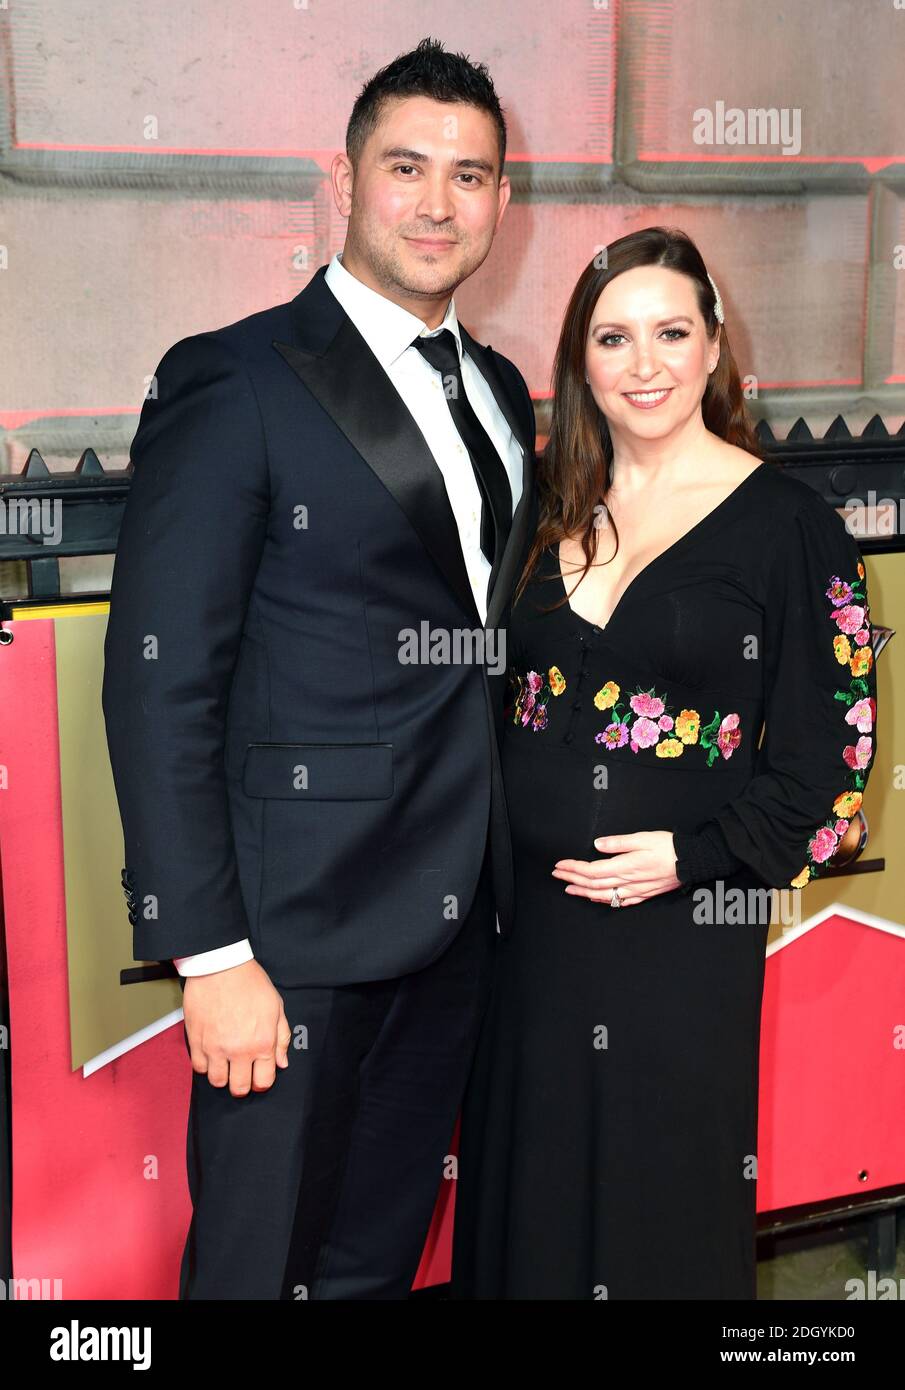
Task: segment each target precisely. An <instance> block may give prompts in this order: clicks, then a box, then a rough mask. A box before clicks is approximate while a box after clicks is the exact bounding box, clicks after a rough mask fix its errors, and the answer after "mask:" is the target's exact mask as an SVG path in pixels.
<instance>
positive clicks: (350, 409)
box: [273, 266, 508, 626]
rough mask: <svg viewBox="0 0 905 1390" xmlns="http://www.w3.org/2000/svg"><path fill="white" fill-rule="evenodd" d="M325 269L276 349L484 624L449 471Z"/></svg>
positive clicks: (299, 300)
mask: <svg viewBox="0 0 905 1390" xmlns="http://www.w3.org/2000/svg"><path fill="white" fill-rule="evenodd" d="M325 270H326V267H325V266H321V267H320V269H319V270H318V271H317V273H316V274H315V276H314V278H313V279H312V280H311V281H310V283H309V284H308V285H307V286H306V287H305V289H304V290H302V292H301V294H299V295H297V296H296V298H295V299H294V300H293V301H292V305H291V314H292V323H293V338H294V340H295V341H294V342H292V343H282V342H279V341H277V340H276V339H274V342H273V346H274V347H275V348H276V350H277V351H278V352H279V353H280V355H281V356H282V357H283V358H284V359H285V360H286V362H287V363H288V364H289V366H290V367H291V368H292V370H293V371H294V372H295V373H296V375H297V376H298V377H299V379H300V380H301V381H302V382H303V383H304V385H305V386H306V387H307V388H308V390H309V391H310V392H311V394H312V395H313V396H314V398H315V400H317V401H318V403H319V404H320V405H321V406H322V407H323V409H324V410H325V411H326V412H327V414H328V415H329V416H330V417H331V419H332V420H333V421H334V422H335V424H336V426H337V427H338V429H340V430H341V431H342V433H343V434H344V435H345V437H346V438H347V439H348V441H349V443H350V444H351V445H352V446H353V448H355V449H357V451H358V453H359V454H360V455H361V457H362V458H363V459H364V461H365V463H367V465H368V467H369V468H371V469H372V470H373V471H374V473H376V475H377V477H378V478H379V479H380V481H381V482H382V483H383V485H384V487H385V488H386V489H387V490H388V492H390V493H391V494H392V496H393V497H394V498H395V499H396V501H397V502H398V504H399V506H400V507H401V508H402V510H403V511H404V512H405V514H406V516H407V517H408V519H409V521H410V522H411V524H412V526H413V527H414V529H415V531H416V532H417V534H418V535H419V537H420V538H421V541H422V543H423V544H424V547H425V549H426V550H427V552H428V554H429V555H430V556H431V557H432V559H433V560H434V563H435V564H436V565H437V567H438V569H439V570H440V572H441V574H443V575H444V577H445V578H446V580H447V582H448V583H449V585H450V587H451V589H452V591H453V593H454V594H455V595H456V597H457V598H458V599H459V602H460V603H461V604H462V606H463V608H464V609H465V611H466V613H467V614H468V615H469V617H470V619H471V620H472V621H473V622H474V624H475V625H476V626H480V625H481V619H480V615H479V613H478V610H477V607H476V606H475V601H474V595H473V593H472V591H471V585H470V584H469V582H468V573H467V571H466V568H465V560H464V558H463V556H462V545H461V542H460V540H459V530H458V527H457V525H456V519H455V516H454V515H453V511H452V508H451V506H450V504H449V498H448V496H447V492H446V484H445V482H444V480H443V474H442V473H441V472H440V469H439V468H438V467H437V464H436V462H435V460H434V456H433V454H432V453H431V451H430V449H429V448H428V446H427V441H426V440H425V438H424V435H423V434H422V433H421V431H420V430H419V428H418V426H417V425H416V424H415V422H414V420H413V419H412V417H411V415H410V414H409V412H408V410H407V409H406V407H405V404H404V403H403V400H402V397H401V396H400V395H399V393H398V391H397V390H396V388H395V387H394V386H393V384H392V382H391V381H390V379H389V377H388V376H387V374H386V372H385V371H384V370H383V368H382V367H381V365H380V363H379V362H378V361H377V358H376V357H375V356H374V354H373V353H372V352H371V349H370V348H369V347H368V345H367V343H366V342H365V340H364V338H363V337H362V336H361V334H360V333H359V332H358V329H357V328H356V327H355V325H354V324H353V323H352V320H351V319H350V318H349V316H348V315H347V314H346V313H345V312H344V310H343V309H342V307H341V305H340V304H339V302H338V300H337V299H336V297H335V296H334V295H333V293H332V292H331V290H330V288H329V286H328V285H326V284H325V283H324V272H325ZM507 418H508V417H507ZM497 588H499V585H497Z"/></svg>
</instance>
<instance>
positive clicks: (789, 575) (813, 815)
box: [715, 493, 877, 888]
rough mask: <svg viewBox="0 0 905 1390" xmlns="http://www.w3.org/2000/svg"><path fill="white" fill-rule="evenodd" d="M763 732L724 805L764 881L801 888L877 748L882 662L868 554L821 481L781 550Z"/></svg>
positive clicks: (732, 835)
mask: <svg viewBox="0 0 905 1390" xmlns="http://www.w3.org/2000/svg"><path fill="white" fill-rule="evenodd" d="M770 567H771V569H770V581H769V588H768V591H767V595H766V602H765V617H764V634H763V651H762V652H760V653H759V654H758V659H761V660H763V662H764V700H765V713H764V724H765V729H764V739H763V743H762V745H761V748H760V752H759V758H758V763H757V770H756V775H755V776H754V778H752V780H751V782H749V784H748V786H747V787H746V788H745V791H744V792H743V793H742V794H741V795H740V796H739V797H737V798H736V799H734V800H733V801H731V802H729V803H727V805H726V806H725V807H724V808H723V809H722V810H721V811H720V812H719V814H718V815H717V816H716V817H715V820H716V821H717V823H718V824H719V826H720V828H721V830H722V831H723V834H724V836H725V839H726V842H727V844H728V845H729V848H730V849H731V850H732V851H733V853H735V854H736V855H737V856H738V858H739V859H740V860H741V861H742V862H743V863H745V864H747V865H749V867H751V868H752V869H753V870H754V872H755V873H757V874H758V875H759V876H760V877H761V878H762V879H763V880H764V882H765V883H766V884H767V885H768V886H770V887H775V888H785V887H793V888H801V887H803V886H804V885H805V884H806V883H807V882H808V881H809V880H810V879H812V878H816V877H817V876H818V875H819V874H820V873H821V872H822V871H823V869H824V868H825V866H826V865H828V864H830V863H831V862H832V859H833V855H834V854H835V852H836V850H837V848H838V846H839V844H840V841H841V839H842V836H843V835H844V834H845V832H846V831H847V830H848V827H849V822H850V820H851V818H852V817H853V816H854V815H855V814H856V812H857V811H858V810H859V808H860V806H861V802H862V798H863V793H864V788H865V786H866V784H867V779H868V776H869V775H870V769H871V766H872V765H873V762H874V759H875V756H876V715H877V700H876V672H875V666H874V654H873V648H872V645H871V625H870V608H869V604H868V597H867V580H866V573H865V568H864V563H863V560H862V557H861V555H860V552H859V550H858V547H857V545H856V543H855V540H854V538H853V537H852V536H851V534H850V533H849V532H848V530H847V529H846V526H845V523H844V522H843V520H842V519H841V517H840V516H839V515H838V513H836V512H835V511H833V509H832V508H831V507H829V506H828V505H827V504H826V503H825V502H824V501H823V500H822V498H820V497H819V496H818V495H817V494H816V493H815V494H814V498H813V502H811V501H810V499H808V500H806V501H805V502H804V503H803V504H802V505H801V507H800V508H799V511H798V513H797V514H796V515H795V516H794V518H792V521H791V524H790V526H789V528H788V529H787V531H786V533H785V538H784V540H783V542H782V543H781V544H779V545H778V546H777V548H776V550H775V551H774V552H773V553H772V554H771V557H770Z"/></svg>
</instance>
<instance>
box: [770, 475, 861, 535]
mask: <svg viewBox="0 0 905 1390" xmlns="http://www.w3.org/2000/svg"><path fill="white" fill-rule="evenodd" d="M759 472H760V479H759V481H760V485H761V486H760V495H761V497H762V499H763V501H764V504H765V505H766V506H767V507H768V508H769V509H770V511H771V513H772V516H773V520H774V521H775V523H776V525H777V526H778V527H780V528H783V529H784V528H786V527H790V528H791V527H794V526H798V527H801V526H805V527H807V528H808V529H809V530H812V529H815V528H816V529H818V530H820V531H823V532H826V533H828V534H830V535H833V534H837V533H838V532H839V531H846V530H847V528H846V525H845V521H844V519H843V518H842V517H841V516H840V514H839V512H838V511H837V510H836V508H835V507H834V506H832V504H831V503H829V502H827V500H826V499H825V498H824V497H823V495H822V494H821V493H819V492H818V491H817V489H816V488H813V487H811V485H810V484H809V483H806V482H804V481H803V479H801V478H796V477H794V475H793V474H791V473H789V472H788V471H787V470H786V469H785V468H783V467H782V465H781V464H778V463H775V462H774V461H773V460H771V459H764V461H763V463H762V466H761V468H760V470H759Z"/></svg>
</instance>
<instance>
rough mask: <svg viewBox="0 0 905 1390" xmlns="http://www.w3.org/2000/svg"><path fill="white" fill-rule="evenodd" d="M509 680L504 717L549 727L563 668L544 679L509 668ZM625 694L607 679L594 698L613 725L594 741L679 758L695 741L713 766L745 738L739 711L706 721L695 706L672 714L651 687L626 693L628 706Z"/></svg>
mask: <svg viewBox="0 0 905 1390" xmlns="http://www.w3.org/2000/svg"><path fill="white" fill-rule="evenodd" d="M509 680H510V689H511V690H513V691H514V700H513V703H512V704H511V705H509V704H507V706H506V708H505V715H506V717H508V716H509V715H510V714H511V716H512V722H513V724H520V725H522V727H523V728H527V729H531V730H532V731H534V732H538V731H540V730H542V729H546V727H547V722H548V721H547V706H548V704H549V702H550V698H551V696H552V697H553V698H555V697H556V696H558V695H561V694H562V693H563V691H564V690H565V688H566V680H565V677H564V676H563V674H562V672H561V671H560V669H559V667H558V666H551V667H550V669H549V671H548V672H547V675H546V678H545V677H544V676H543V675H542V674H541V673H540V672H538V671H528V672H527V673H526V674H525V675H524V676H523V675H521V674H520V673H519V672H518V671H513V670H511V671H510V672H509ZM621 694H622V688H621V686H619V685H617V683H616V682H615V681H607V682H606V683H605V685H603V686H602V687H601V688H600V690H598V691H597V694H596V695H595V696H594V705H595V707H596V708H597V709H599V710H604V711H611V717H610V723H609V724H607V726H606V727H605V728H604V729H602V730H601V732H600V733H598V734H595V736H594V738H595V742H596V743H599V744H601V745H602V746H603V747H604V748H606V749H608V750H609V749H616V748H625V747H628V748H630V749H631V751H632V752H633V753H637V752H638V751H639V750H640V749H642V748H653V749H654V750H655V753H656V756H657V757H658V758H678V757H681V755H682V754H683V753H684V751H685V749H686V748H687V747H688V746H689V745H692V744H697V745H699V746H700V747H701V748H702V749H704V751H705V752H706V754H707V766H708V767H711V766H712V765H713V764H714V763H715V762H717V761H718V760H719V759H720V758H721V757H722V758H731V757H732V754H733V753H734V752H735V750H736V748H738V746H739V744H740V743H741V741H742V731H741V729H740V728H739V716H738V715H737V714H727V715H725V716H724V717H723V718H721V717H720V714H719V711H715V712H714V715H713V718H712V719H711V720H710V723H709V724H704V725H702V724H701V716H700V714H699V713H698V711H697V710H696V709H681V710H680V711H679V712H678V714H676V715H673V714H672V713H671V712H670V710H669V708H668V706H667V703H666V700H665V699H664V698H663V697H662V696H660V695H658V694H657V692H656V691H655V690H653V689H651V690H641V689H640V688H639V689H637V690H635V692H634V693H633V694H631V695H629V696H628V697H627V701H628V703H627V707H626V708H625V709H623V707H622V705H621V704H620V703H619V698H620V696H621Z"/></svg>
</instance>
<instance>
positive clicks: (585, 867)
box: [553, 830, 682, 907]
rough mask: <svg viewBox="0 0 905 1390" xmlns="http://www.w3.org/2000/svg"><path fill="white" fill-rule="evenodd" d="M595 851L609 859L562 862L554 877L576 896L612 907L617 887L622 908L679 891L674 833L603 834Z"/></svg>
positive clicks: (663, 831)
mask: <svg viewBox="0 0 905 1390" xmlns="http://www.w3.org/2000/svg"><path fill="white" fill-rule="evenodd" d="M594 848H595V849H600V850H603V851H605V852H606V853H607V854H609V855H610V857H609V858H608V859H591V860H587V859H559V860H557V862H556V866H555V868H554V869H553V877H554V878H558V879H561V880H563V881H565V882H566V884H567V885H568V886H567V887H566V890H565V891H566V892H567V893H569V894H570V895H572V896H574V897H582V898H590V900H591V902H595V903H605V904H606V905H607V906H609V905H610V899H611V898H612V895H613V889H614V888H618V889H619V890H620V891H619V897H620V898H621V900H622V902H621V905H622V906H623V907H632V906H633V905H634V904H635V903H642V902H644V901H645V900H646V899H647V898H653V897H656V895H657V894H658V893H670V892H672V890H673V889H674V888H680V887H681V886H682V885H681V880H680V879H678V878H676V874H675V867H676V852H675V849H674V847H673V839H672V831H671V830H638V831H636V832H635V833H634V834H633V835H601V837H600V839H599V840H595V841H594Z"/></svg>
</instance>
